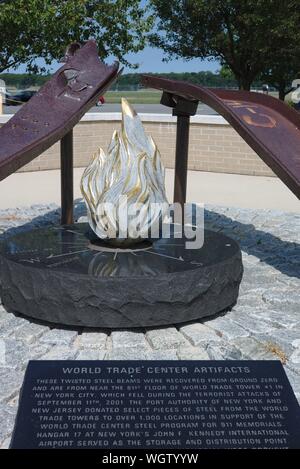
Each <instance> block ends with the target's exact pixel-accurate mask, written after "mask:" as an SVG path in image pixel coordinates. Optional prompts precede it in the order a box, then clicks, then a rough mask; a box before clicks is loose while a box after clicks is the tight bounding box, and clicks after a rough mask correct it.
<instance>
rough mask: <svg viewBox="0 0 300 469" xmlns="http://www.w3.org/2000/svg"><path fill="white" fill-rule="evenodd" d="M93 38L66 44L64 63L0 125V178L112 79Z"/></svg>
mask: <svg viewBox="0 0 300 469" xmlns="http://www.w3.org/2000/svg"><path fill="white" fill-rule="evenodd" d="M118 67H119V65H118V63H114V64H113V65H111V66H107V65H105V64H104V63H103V62H101V61H100V59H99V57H98V51H97V46H96V43H95V42H94V41H88V42H87V43H86V44H85V45H84V46H83V47H80V46H79V45H77V44H75V45H71V46H69V48H68V50H67V53H66V63H65V64H64V65H63V66H62V67H61V68H60V69H59V70H58V71H57V72H56V73H55V74H54V75H53V77H52V78H51V79H50V80H49V81H48V82H47V83H46V84H45V85H44V86H43V87H42V88H41V89H40V90H39V91H38V93H36V95H34V96H33V97H32V98H31V99H30V101H28V102H27V103H26V104H24V105H23V107H22V108H21V109H20V110H19V111H18V112H17V113H16V114H15V115H14V116H13V117H12V118H11V119H10V120H9V121H8V122H7V123H6V124H5V125H3V127H1V128H0V180H2V179H4V178H6V177H7V176H9V175H10V174H12V173H14V172H15V171H16V170H17V169H19V168H21V167H22V166H24V165H25V164H27V163H29V162H30V161H31V160H33V159H34V158H36V157H37V156H38V155H40V154H41V153H42V152H43V151H45V150H46V149H47V148H49V147H50V146H51V145H53V144H54V143H55V142H57V141H58V140H60V139H61V138H63V137H64V136H65V135H66V134H67V133H68V132H70V131H71V130H72V128H73V127H74V126H75V124H77V122H78V121H79V120H80V119H81V117H82V116H83V115H84V114H85V112H86V111H87V110H88V109H89V108H90V107H91V106H92V105H93V104H94V103H95V102H96V101H97V98H98V97H99V96H100V95H102V94H103V93H104V92H105V91H106V90H107V89H108V88H109V87H110V86H111V84H112V83H113V82H114V80H115V79H116V77H117V75H118Z"/></svg>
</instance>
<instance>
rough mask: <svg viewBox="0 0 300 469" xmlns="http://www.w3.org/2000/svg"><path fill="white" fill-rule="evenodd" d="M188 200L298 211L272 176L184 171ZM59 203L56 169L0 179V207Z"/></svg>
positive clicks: (169, 181) (77, 172)
mask: <svg viewBox="0 0 300 469" xmlns="http://www.w3.org/2000/svg"><path fill="white" fill-rule="evenodd" d="M83 169H84V168H75V169H74V197H75V198H79V197H81V194H80V188H79V183H80V178H81V175H82V172H83ZM173 181H174V170H172V169H167V170H166V188H167V195H168V198H169V201H172V200H173ZM187 200H188V201H189V202H199V203H204V204H214V205H221V206H228V207H240V208H257V209H273V210H283V211H286V212H298V213H300V203H299V200H298V199H297V197H296V196H294V194H292V192H291V191H290V190H289V189H288V188H287V187H286V186H285V185H284V184H283V183H282V182H281V181H280V180H279V179H278V178H275V177H264V176H245V175H238V174H223V173H207V172H202V171H189V172H188V195H187ZM52 202H54V203H57V204H60V171H59V170H52V171H37V172H25V173H15V174H12V175H11V176H9V177H8V178H7V179H5V180H4V181H1V182H0V209H5V208H14V207H20V206H29V205H32V204H48V203H52Z"/></svg>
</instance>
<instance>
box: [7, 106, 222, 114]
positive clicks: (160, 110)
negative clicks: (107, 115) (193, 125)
mask: <svg viewBox="0 0 300 469" xmlns="http://www.w3.org/2000/svg"><path fill="white" fill-rule="evenodd" d="M20 107H21V106H3V112H4V114H14V113H15V112H17V111H18V110H19V109H20ZM134 108H135V109H136V111H137V112H138V113H140V114H144V113H145V114H171V113H172V112H171V109H170V108H168V107H166V106H162V105H161V104H134ZM89 112H121V108H120V104H103V106H101V107H97V106H94V107H92V108H91V110H90V111H89ZM197 114H202V115H207V114H213V115H216V114H217V113H216V112H215V111H214V110H213V109H211V108H210V107H208V106H206V105H205V104H199V106H198V110H197Z"/></svg>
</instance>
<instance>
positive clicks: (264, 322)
mask: <svg viewBox="0 0 300 469" xmlns="http://www.w3.org/2000/svg"><path fill="white" fill-rule="evenodd" d="M75 213H76V216H77V218H79V217H80V216H82V215H83V214H84V208H83V204H82V203H80V202H79V201H78V202H77V204H76V211H75ZM205 220H206V227H207V228H210V229H213V230H216V231H222V232H223V233H225V234H227V235H229V236H231V237H232V238H234V239H236V240H237V241H238V242H239V243H240V245H241V248H242V252H243V263H244V276H243V280H242V283H241V288H240V295H239V298H238V301H237V304H236V305H235V306H234V308H233V309H232V310H231V311H229V312H226V313H224V314H220V315H218V316H216V317H214V318H209V319H207V320H202V321H198V322H194V323H189V324H183V325H181V326H171V327H167V328H155V329H147V330H139V331H134V332H132V331H123V330H122V331H113V332H111V333H110V332H109V331H107V330H88V329H83V328H77V329H72V328H60V327H54V326H53V325H52V326H49V325H48V324H40V323H39V324H38V323H33V322H30V321H28V320H26V319H24V318H22V317H18V316H17V315H14V314H12V313H7V312H6V311H5V310H4V308H3V307H2V306H1V305H0V422H1V425H0V447H2V448H7V447H8V445H9V440H10V435H11V432H12V429H13V424H14V417H15V413H16V410H17V403H18V394H19V389H20V386H21V383H22V380H23V375H24V371H25V368H26V364H27V362H28V360H30V359H42V360H43V359H49V360H50V359H51V360H55V359H75V360H76V359H77V360H80V359H82V360H84V359H87V360H88V359H92V360H93V359H98V360H103V359H104V360H113V359H118V360H122V359H124V360H131V359H152V360H160V359H168V360H178V359H179V360H180V359H181V360H184V359H194V360H208V359H221V360H222V359H225V360H235V359H253V360H269V359H275V360H278V359H279V360H281V361H282V363H283V364H284V367H285V370H286V373H287V375H288V377H289V379H290V382H291V385H292V387H293V389H294V392H295V394H296V396H297V398H298V400H300V314H299V313H300V244H299V233H300V214H293V213H286V212H279V211H274V210H250V209H237V208H225V207H217V206H207V207H206V212H205ZM58 221H59V210H58V208H57V206H55V205H54V204H51V205H47V206H46V205H43V206H41V205H35V206H32V207H30V208H26V207H25V208H24V207H21V208H18V209H13V210H9V209H8V210H2V211H0V235H1V236H2V237H5V236H9V235H10V234H12V233H14V232H15V231H16V230H17V231H19V230H27V229H31V228H32V227H34V226H41V225H48V224H53V223H57V222H58Z"/></svg>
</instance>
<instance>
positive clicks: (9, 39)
mask: <svg viewBox="0 0 300 469" xmlns="http://www.w3.org/2000/svg"><path fill="white" fill-rule="evenodd" d="M299 24H300V0H285V1H284V2H283V1H282V0H209V1H208V0H172V1H166V0H148V1H145V0H143V1H141V0H126V2H124V0H102V1H101V2H99V0H64V1H60V2H53V1H52V0H14V1H13V2H12V1H11V0H1V7H0V73H1V72H4V71H7V70H13V69H16V68H17V67H18V66H19V65H20V64H26V65H27V70H28V71H29V72H31V73H37V72H41V71H42V72H45V69H46V68H47V66H48V65H50V64H51V62H52V61H53V60H60V59H61V58H62V57H63V56H64V50H65V47H66V45H68V44H70V43H71V42H80V43H84V42H85V41H86V40H88V39H91V38H93V39H94V40H95V41H96V42H97V44H98V49H99V56H100V57H101V58H102V59H105V58H106V57H108V56H111V55H112V56H114V57H116V58H117V59H118V60H119V61H120V62H121V63H123V64H125V65H127V66H131V67H132V68H137V65H138V64H136V63H132V62H130V63H129V60H128V59H127V57H128V55H127V54H128V53H132V54H134V53H136V52H138V51H141V50H143V49H144V48H145V46H146V45H150V46H152V47H158V48H160V49H162V50H163V51H164V60H166V61H168V60H173V59H177V58H181V59H184V60H187V61H188V60H191V59H195V58H197V59H199V68H200V63H201V62H200V61H201V59H213V60H218V61H219V63H220V66H222V67H225V68H227V70H228V71H229V76H228V77H227V78H230V79H231V78H232V76H233V77H234V80H235V81H236V83H237V85H238V87H239V88H241V89H245V90H249V89H250V87H251V86H253V83H255V82H257V81H263V82H266V83H268V84H270V85H272V86H274V87H275V88H276V89H278V91H279V96H280V98H281V99H283V97H284V94H285V92H286V91H287V89H288V88H289V86H290V84H291V81H292V80H293V79H294V78H298V77H299V72H300V28H299ZM132 56H133V55H131V57H132ZM37 58H43V59H44V62H45V64H46V66H43V67H41V66H40V65H39V63H40V62H37V60H36V59H37ZM225 75H226V74H225ZM190 78H191V79H192V80H194V79H198V78H197V77H192V76H191V77H190ZM223 78H225V77H224V75H223ZM202 79H203V80H204V79H205V77H204V76H203V75H202V76H201V80H202ZM209 79H211V80H217V79H218V78H217V77H209ZM202 83H203V84H205V83H204V82H202ZM212 86H213V85H212ZM216 86H218V85H216Z"/></svg>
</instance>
